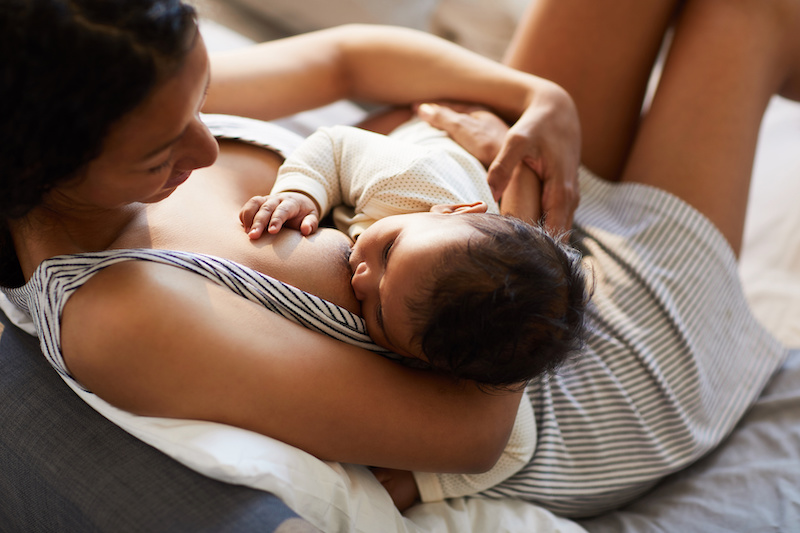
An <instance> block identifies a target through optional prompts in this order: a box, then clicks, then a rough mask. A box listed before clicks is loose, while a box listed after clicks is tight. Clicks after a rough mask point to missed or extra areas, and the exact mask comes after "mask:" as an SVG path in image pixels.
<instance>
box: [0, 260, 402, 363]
mask: <svg viewBox="0 0 800 533" xmlns="http://www.w3.org/2000/svg"><path fill="white" fill-rule="evenodd" d="M123 261H152V262H155V263H161V264H166V265H171V266H175V267H178V268H182V269H184V270H189V271H191V272H194V273H196V274H199V275H201V276H203V277H205V278H206V279H208V280H210V281H213V282H214V283H217V284H219V285H222V286H224V287H227V288H228V289H230V290H231V291H233V292H234V293H236V294H238V295H240V296H242V297H243V298H246V299H248V300H250V301H252V302H255V303H258V304H260V305H263V306H264V307H266V308H267V309H269V310H270V311H272V312H274V313H277V314H279V315H281V316H282V317H284V318H287V319H289V320H291V321H293V322H295V323H298V324H301V325H303V326H305V327H307V328H309V329H312V330H314V331H318V332H320V333H324V334H326V335H328V336H330V337H333V338H335V339H338V340H340V341H343V342H346V343H348V344H352V345H355V346H359V347H361V348H364V349H367V350H370V351H373V352H376V353H379V354H381V355H384V356H387V357H391V358H393V359H395V358H398V356H397V355H395V354H393V353H392V352H390V351H388V350H386V349H385V348H382V347H380V346H378V345H377V344H375V343H373V342H372V339H370V337H369V335H367V330H366V326H365V324H364V320H363V319H362V318H361V317H359V316H358V315H355V314H353V313H351V312H350V311H348V310H346V309H343V308H341V307H339V306H338V305H335V304H333V303H331V302H329V301H327V300H324V299H322V298H319V297H317V296H314V295H313V294H309V293H306V292H304V291H302V290H300V289H298V288H296V287H293V286H291V285H288V284H286V283H283V282H281V281H278V280H276V279H274V278H272V277H270V276H267V275H265V274H262V273H260V272H258V271H255V270H253V269H250V268H247V267H245V266H243V265H240V264H239V263H236V262H234V261H229V260H227V259H222V258H219V257H214V256H210V255H204V254H197V253H189V252H180V251H172V250H148V249H133V250H109V251H104V252H93V253H86V254H75V255H68V256H58V257H54V258H51V259H48V260H46V261H44V262H43V263H42V264H41V265H40V266H39V268H38V269H37V270H36V272H35V273H34V275H33V277H32V278H31V280H30V281H29V282H28V283H27V284H25V285H24V286H22V287H20V288H16V289H5V292H6V294H7V295H8V298H9V300H11V301H12V302H13V303H14V304H16V305H17V306H18V307H20V308H21V309H23V310H25V311H26V312H27V313H29V314H30V315H31V317H32V318H33V321H34V324H35V325H36V329H37V331H38V332H39V339H40V343H41V346H42V351H43V352H44V354H45V356H46V357H47V359H48V360H49V361H50V364H52V365H53V366H54V367H55V368H56V369H57V370H58V371H59V372H60V373H61V374H62V375H63V376H66V377H69V378H70V379H73V378H72V377H71V376H70V374H69V372H68V370H67V368H66V365H65V364H64V360H63V357H62V355H61V335H60V330H61V328H60V324H59V321H60V317H61V312H62V311H63V309H64V306H65V305H66V303H67V300H68V299H69V297H70V296H71V295H72V293H74V292H75V291H76V290H77V289H79V288H80V287H81V286H82V285H83V284H84V283H86V282H87V281H88V280H89V279H90V278H91V277H92V276H93V275H95V274H96V273H97V272H99V271H100V270H102V269H104V268H107V267H109V266H111V265H114V264H116V263H120V262H123Z"/></svg>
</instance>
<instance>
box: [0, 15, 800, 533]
mask: <svg viewBox="0 0 800 533" xmlns="http://www.w3.org/2000/svg"><path fill="white" fill-rule="evenodd" d="M237 1H240V0H237ZM254 1H255V0H248V3H250V4H253V2H254ZM373 3H377V2H375V0H373ZM380 3H383V4H386V5H389V4H391V2H386V1H385V0H384V1H383V2H380ZM462 3H469V4H470V8H471V9H473V10H478V11H479V8H480V6H481V4H483V5H484V7H485V6H486V5H487V2H481V1H480V0H475V1H472V2H464V1H462ZM295 4H297V3H296V2H295ZM329 4H334V2H329ZM351 4H352V5H358V4H359V3H358V2H350V3H347V4H346V5H351ZM412 4H413V6H414V7H415V9H418V11H417V12H416V13H417V14H418V15H419V16H420V17H428V18H432V17H434V14H435V13H442V10H443V8H444V6H445V5H448V4H449V7H448V9H457V8H458V6H457V4H458V2H455V0H454V1H452V2H447V1H442V2H441V3H439V2H434V1H433V0H428V1H422V0H420V1H418V2H413V3H411V4H409V5H412ZM512 4H514V5H513V6H512ZM269 5H270V6H271V7H276V6H283V5H284V3H282V2H277V1H271V2H269ZM285 5H286V6H289V7H287V8H286V9H291V2H286V3H285ZM342 5H345V4H344V3H342ZM493 5H494V6H495V8H497V6H499V5H500V4H493ZM502 5H503V6H505V7H507V8H508V9H509V10H512V9H517V7H515V6H516V4H515V3H514V2H506V3H502ZM255 7H258V6H257V5H255ZM345 7H346V6H345ZM276 8H277V7H276ZM250 9H253V5H251V6H250ZM478 11H476V12H478ZM211 12H212V13H213V10H212V11H211ZM508 13H511V11H508ZM284 14H291V16H292V17H293V19H292V20H293V23H294V24H299V23H300V21H298V19H297V18H296V15H297V14H296V12H293V11H288V12H285V13H284ZM340 14H341V13H340ZM263 15H265V16H271V17H275V16H277V15H275V14H274V13H273V14H269V13H263ZM406 15H408V12H406ZM387 16H388V15H387ZM509 16H511V15H510V14H509ZM469 20H470V17H466V16H465V17H463V19H462V26H461V28H462V31H466V32H467V33H468V31H467V30H468V21H469ZM373 22H390V21H387V20H373ZM281 24H282V21H280V20H279V21H277V22H276V21H275V20H272V21H271V22H270V25H271V27H273V28H275V27H281ZM308 24H309V25H311V24H312V23H311V22H309V23H308ZM424 24H425V22H424V21H422V19H416V20H415V21H413V22H411V23H408V25H418V26H420V27H422V26H423V25H424ZM302 29H309V28H308V27H306V28H302ZM203 32H204V34H205V36H206V38H207V40H208V41H209V44H210V47H211V48H212V49H221V48H226V47H233V46H240V45H242V44H246V42H247V39H246V38H244V37H242V36H241V35H239V34H237V33H235V32H232V31H230V30H228V29H226V28H225V27H223V26H220V25H218V24H215V23H214V22H212V21H204V24H203ZM360 112H361V110H360V109H359V108H357V107H356V106H354V105H352V104H349V103H346V102H341V103H339V104H336V105H334V106H331V107H328V108H325V109H322V110H316V111H313V112H310V113H305V114H303V115H300V116H296V117H292V118H291V119H289V120H287V121H284V122H283V123H284V125H287V126H289V127H291V128H292V129H295V130H296V131H299V132H301V133H307V132H308V131H310V130H312V129H313V128H314V127H316V126H318V125H322V124H331V123H336V122H340V121H346V122H347V121H352V120H355V119H357V118H358V116H359V113H360ZM798 142H800V106H797V105H795V104H792V103H789V102H786V101H784V100H781V99H775V100H774V101H773V103H772V104H771V106H770V109H769V111H768V114H767V118H766V120H765V122H764V125H763V132H762V142H761V144H760V146H759V152H758V156H757V162H756V168H755V175H754V181H753V195H752V202H751V205H750V212H749V216H748V223H747V228H746V236H745V245H744V251H743V254H742V264H741V272H742V277H743V280H744V282H745V286H746V291H747V294H748V298H749V299H750V301H751V304H752V306H753V309H754V312H755V313H756V315H757V316H758V317H759V318H760V319H761V320H762V321H763V323H764V324H765V325H766V326H767V327H768V328H769V329H771V330H772V331H773V333H774V334H775V335H776V336H778V337H779V338H780V339H781V340H783V342H784V343H786V344H787V345H788V346H790V347H795V348H800V236H798V235H797V232H796V231H795V228H797V227H800V213H798V211H797V210H796V209H794V208H793V206H792V205H791V203H792V201H793V199H794V198H798V197H800V180H798V179H797V175H798V171H800V156H798V155H796V154H795V153H794V152H796V150H795V151H793V150H792V149H791V146H792V145H794V146H797V143H798ZM5 310H6V313H5V314H4V313H0V365H1V366H0V368H2V370H0V427H2V431H0V531H26V532H28V531H81V532H83V531H87V532H89V531H114V532H124V531H153V532H157V531H170V532H176V531H226V532H227V531H233V532H237V531H248V532H249V531H268V532H269V531H275V532H286V531H296V532H304V531H318V530H322V531H364V532H374V531H382V532H383V531H386V532H392V531H398V532H403V531H437V532H438V531H453V532H467V533H468V532H476V533H483V532H489V531H492V532H494V531H508V532H516V531H520V532H522V531H526V532H530V531H542V532H554V531H566V532H569V531H576V532H581V531H588V532H591V533H593V532H631V533H633V532H648V531H681V532H691V531H702V532H713V531H720V532H722V531H752V532H758V531H800V349H798V350H793V351H792V352H791V353H790V356H789V358H788V360H787V362H786V364H785V365H784V366H783V368H782V369H781V370H780V372H778V373H777V374H776V376H775V377H774V379H773V380H772V382H771V383H770V384H769V385H768V387H767V388H766V390H765V391H764V393H763V394H762V396H761V398H760V399H759V401H758V402H757V404H756V405H755V406H754V407H753V408H752V410H751V411H750V412H749V413H748V415H747V416H746V417H745V418H744V419H743V420H742V421H741V423H740V424H739V425H738V427H737V428H736V430H735V431H734V432H733V433H732V435H731V436H730V437H729V438H728V439H727V440H726V441H725V442H724V443H723V445H722V446H720V447H719V448H718V449H717V450H716V451H715V452H713V453H712V454H710V455H709V456H707V457H705V458H704V459H702V460H701V461H699V462H697V463H695V464H694V465H692V466H691V467H689V468H688V469H686V470H684V471H683V472H680V473H678V474H675V475H673V476H671V477H669V478H667V479H666V480H664V481H663V482H662V483H661V484H659V485H658V486H657V487H655V488H654V489H653V490H652V491H651V492H649V493H648V494H646V495H645V496H644V497H642V498H640V499H639V500H637V501H635V502H633V503H632V504H630V505H628V506H627V507H625V508H624V509H621V510H618V511H615V512H612V513H609V514H607V515H604V516H600V517H595V518H592V519H587V520H582V521H570V520H565V519H561V518H558V517H556V516H553V515H552V514H550V513H548V512H546V511H545V510H543V509H540V508H538V507H536V506H534V505H530V504H526V503H523V502H519V501H512V500H486V499H480V498H472V499H455V500H451V501H447V502H440V503H433V504H424V505H418V506H415V507H414V508H412V509H411V510H409V511H408V512H406V513H405V514H404V515H401V514H400V513H398V512H397V511H396V510H395V509H394V507H393V505H392V503H391V500H390V499H389V498H388V495H386V493H385V492H384V491H383V490H382V488H381V487H380V485H379V484H378V483H377V482H376V481H375V480H374V478H373V477H372V476H371V475H370V474H369V472H368V471H367V470H366V469H365V468H363V467H361V466H357V465H342V464H336V463H323V462H321V461H318V460H317V459H315V458H313V457H311V456H309V455H308V454H305V453H303V452H301V451H299V450H296V449H293V448H291V447H289V446H287V445H284V444H282V443H280V442H277V441H274V440H272V439H268V438H266V437H263V436H260V435H255V434H252V433H248V432H245V431H242V430H238V429H234V428H228V427H225V426H221V425H217V424H209V423H201V422H187V421H170V420H162V419H152V418H150V419H148V418H143V417H135V416H132V415H130V414H128V413H124V412H121V411H118V410H116V409H114V408H112V407H110V406H108V405H107V404H104V403H103V402H102V401H100V400H98V399H97V398H94V397H93V396H91V395H86V394H84V393H81V392H80V391H71V390H70V388H69V385H68V384H67V383H65V382H64V381H63V380H62V379H61V378H60V377H59V376H58V375H57V374H56V373H55V372H54V371H53V370H52V369H51V368H50V367H49V365H48V364H47V362H46V361H45V359H44V357H43V356H42V355H41V353H40V352H39V349H38V343H37V340H36V339H35V338H34V337H32V336H31V335H29V334H28V333H26V332H25V331H24V329H20V327H18V325H19V326H21V327H22V328H25V327H26V324H25V320H24V317H20V316H17V315H16V314H15V313H14V310H13V309H12V308H8V307H7V306H6V307H5ZM15 324H17V325H15ZM76 392H77V394H76ZM110 420H111V421H110ZM112 421H113V422H112Z"/></svg>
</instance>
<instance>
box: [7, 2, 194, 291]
mask: <svg viewBox="0 0 800 533" xmlns="http://www.w3.org/2000/svg"><path fill="white" fill-rule="evenodd" d="M196 34H197V24H196V20H195V11H194V9H193V8H192V7H191V6H188V5H186V4H184V3H183V2H181V1H180V0H2V2H0V57H2V58H3V59H2V61H0V95H2V97H0V117H2V120H1V121H0V221H1V222H0V224H2V226H0V284H2V285H6V286H9V285H17V284H19V283H21V282H22V279H21V272H20V271H19V265H18V262H17V259H16V254H15V253H14V249H13V244H12V243H11V240H10V235H9V233H8V221H9V220H11V219H14V218H18V217H21V216H23V215H25V214H26V213H27V212H29V211H30V210H31V209H32V208H34V207H36V206H37V205H39V204H40V202H41V201H42V198H43V196H44V195H45V194H46V193H47V191H49V190H50V189H52V188H53V187H54V186H55V185H57V184H58V183H61V182H63V181H66V180H69V179H70V178H72V177H74V176H75V175H76V173H77V172H78V171H79V170H80V169H82V168H83V167H84V166H85V165H86V164H87V163H88V162H89V161H91V160H92V159H94V158H95V157H97V156H98V155H99V153H100V152H101V150H102V148H103V140H104V139H105V137H106V136H107V134H108V131H109V129H110V127H111V126H112V125H113V124H114V123H115V122H116V121H118V120H119V119H120V118H121V117H122V116H123V115H125V114H126V113H127V112H129V111H131V110H132V109H133V108H135V107H136V106H137V105H138V104H139V103H141V102H142V101H143V100H144V99H145V97H146V96H147V95H148V94H149V93H150V91H152V90H153V88H154V86H155V85H156V84H157V83H158V82H159V81H160V80H161V79H162V78H163V77H164V76H166V75H168V74H169V73H170V72H172V71H174V70H175V69H177V67H178V66H179V65H180V64H181V63H182V61H183V59H184V58H185V57H186V54H187V53H188V51H189V50H190V49H191V46H192V43H193V42H194V39H195V36H196Z"/></svg>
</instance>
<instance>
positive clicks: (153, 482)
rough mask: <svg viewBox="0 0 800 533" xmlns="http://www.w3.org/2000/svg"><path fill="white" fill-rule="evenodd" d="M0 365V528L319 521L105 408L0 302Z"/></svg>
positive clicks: (174, 527) (229, 527)
mask: <svg viewBox="0 0 800 533" xmlns="http://www.w3.org/2000/svg"><path fill="white" fill-rule="evenodd" d="M0 369H2V370H0V427H2V428H3V430H2V431H0V471H2V475H0V502H2V504H0V524H2V526H0V529H3V531H26V532H62V531H81V532H95V531H109V532H111V531H113V532H115V533H117V532H119V533H124V532H126V531H150V532H162V531H163V532H165V533H166V532H176V531H208V532H212V531H220V532H222V531H224V532H242V533H247V532H252V531H266V532H273V531H277V530H278V528H280V527H281V526H282V525H283V526H284V527H289V526H292V527H294V528H296V529H292V531H297V532H298V533H303V532H313V531H317V529H316V528H313V527H312V526H311V525H310V524H308V523H307V522H306V521H305V520H303V519H301V518H300V517H299V516H298V515H297V514H296V513H295V512H294V511H292V510H291V509H289V507H287V506H286V505H285V504H284V503H283V502H282V501H281V500H280V499H279V498H277V497H275V496H274V495H272V494H269V493H267V492H263V491H258V490H254V489H252V488H247V487H243V486H235V485H229V484H226V483H220V482H219V481H215V480H213V479H210V478H208V477H205V476H203V475H200V474H198V473H196V472H194V471H192V470H189V469H187V468H185V467H184V466H182V465H181V464H179V463H177V462H176V461H174V460H172V459H170V458H169V457H167V456H166V455H164V454H163V453H161V452H159V451H158V450H156V449H154V448H152V447H150V446H148V445H147V444H145V443H143V442H141V441H139V440H138V439H136V438H134V437H132V436H131V435H129V434H127V433H126V432H124V431H123V430H121V429H120V428H118V427H117V426H115V425H114V424H112V423H111V422H109V421H108V420H106V419H105V418H103V417H102V416H101V415H100V414H98V413H97V412H95V411H94V410H93V409H92V408H90V407H89V406H88V405H86V404H85V403H84V402H82V401H81V400H80V398H78V397H77V396H75V395H74V394H73V393H72V391H70V390H69V388H68V387H67V386H66V384H65V383H64V382H63V381H62V380H61V378H60V377H59V376H58V374H57V373H56V372H55V371H54V370H53V368H52V367H51V366H50V365H49V364H48V363H47V361H46V359H45V358H44V356H43V355H42V353H41V351H40V350H39V347H38V341H37V339H36V338H34V337H32V336H29V335H27V334H25V333H23V332H22V331H20V330H19V329H17V328H16V327H14V326H13V325H11V324H10V323H9V321H8V319H7V317H6V316H5V314H4V313H2V312H0Z"/></svg>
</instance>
